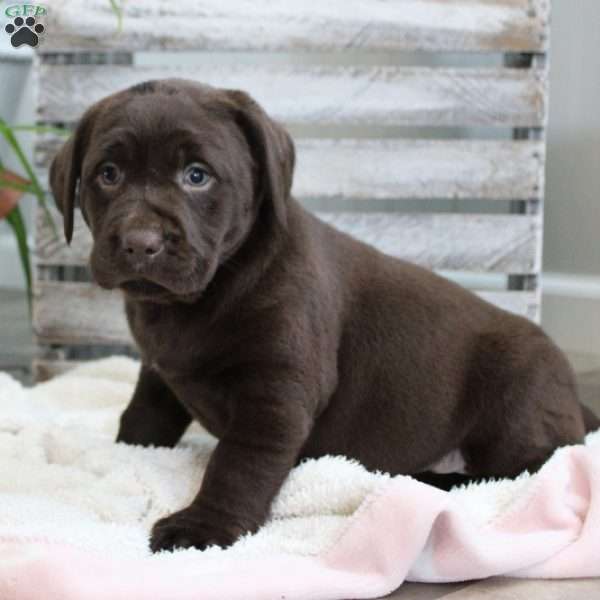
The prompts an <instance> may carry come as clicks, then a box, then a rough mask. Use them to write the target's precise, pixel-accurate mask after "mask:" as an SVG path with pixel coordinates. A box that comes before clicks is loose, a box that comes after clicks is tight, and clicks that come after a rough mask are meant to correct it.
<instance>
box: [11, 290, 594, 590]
mask: <svg viewBox="0 0 600 600" xmlns="http://www.w3.org/2000/svg"><path fill="white" fill-rule="evenodd" d="M33 352H34V345H33V343H32V340H31V333H30V324H29V320H28V316H27V307H26V303H25V301H24V297H23V295H22V294H21V293H19V292H12V291H7V290H0V370H8V371H10V372H11V373H13V374H14V375H16V376H17V377H19V378H20V379H22V380H23V381H27V379H28V374H27V366H28V364H29V363H30V361H31V357H32V356H33ZM573 362H574V364H575V366H576V368H577V366H578V365H580V364H581V365H583V366H582V367H581V370H580V371H579V372H578V383H579V388H580V392H581V398H582V400H583V401H584V402H586V403H587V404H589V405H590V406H591V407H592V408H594V410H595V411H596V412H597V414H600V369H594V370H586V366H585V365H587V364H589V363H588V362H586V361H578V360H574V361H573ZM598 535H600V532H598ZM599 560H600V558H599ZM387 598H388V600H438V599H440V598H444V600H484V599H485V600H579V599H581V600H596V599H598V600H600V579H596V580H577V581H531V580H519V579H509V578H492V579H487V580H483V581H477V582H468V583H458V584H439V585H429V584H415V583H406V584H404V585H403V586H401V588H400V589H399V590H397V591H396V592H394V593H392V594H391V595H389V596H387Z"/></svg>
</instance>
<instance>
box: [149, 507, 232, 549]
mask: <svg viewBox="0 0 600 600" xmlns="http://www.w3.org/2000/svg"><path fill="white" fill-rule="evenodd" d="M241 533H242V532H241V531H238V532H237V533H236V532H235V531H226V530H225V529H224V528H220V527H216V526H215V525H211V524H210V523H208V522H207V521H206V520H205V518H203V516H202V515H201V514H200V511H198V509H196V508H194V507H192V506H190V507H188V508H184V509H183V510H180V511H178V512H176V513H173V514H172V515H169V516H168V517H165V518H163V519H160V520H159V521H157V522H156V523H155V524H154V527H153V528H152V534H151V536H150V549H151V550H152V552H159V551H160V550H173V549H175V548H197V549H198V550H204V549H205V548H208V546H215V545H216V546H221V547H225V546H229V545H231V544H232V543H233V542H234V541H235V540H236V539H237V538H238V537H239V535H240V534H241Z"/></svg>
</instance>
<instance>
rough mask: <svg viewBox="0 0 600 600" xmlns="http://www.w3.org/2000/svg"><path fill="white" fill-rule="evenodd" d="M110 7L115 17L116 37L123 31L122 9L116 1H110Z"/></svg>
mask: <svg viewBox="0 0 600 600" xmlns="http://www.w3.org/2000/svg"><path fill="white" fill-rule="evenodd" d="M110 7H111V9H112V11H113V12H114V13H115V16H116V17H117V35H120V34H121V33H122V31H123V7H122V6H119V3H118V2H117V0H110Z"/></svg>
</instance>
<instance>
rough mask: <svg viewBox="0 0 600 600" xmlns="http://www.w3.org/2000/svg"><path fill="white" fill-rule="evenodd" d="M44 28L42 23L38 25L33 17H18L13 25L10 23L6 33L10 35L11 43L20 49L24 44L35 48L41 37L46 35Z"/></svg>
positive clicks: (5, 29)
mask: <svg viewBox="0 0 600 600" xmlns="http://www.w3.org/2000/svg"><path fill="white" fill-rule="evenodd" d="M44 29H45V28H44V26H43V25H42V24H41V23H36V22H35V19H34V18H33V17H27V18H26V19H23V17H16V18H15V19H14V21H13V22H12V23H9V24H8V25H7V26H6V27H5V28H4V31H6V33H8V35H10V43H11V44H12V45H13V46H14V47H15V48H18V47H19V46H22V45H23V44H27V45H28V46H31V47H32V48H35V47H36V46H37V45H38V44H39V41H40V38H39V36H40V35H42V33H44Z"/></svg>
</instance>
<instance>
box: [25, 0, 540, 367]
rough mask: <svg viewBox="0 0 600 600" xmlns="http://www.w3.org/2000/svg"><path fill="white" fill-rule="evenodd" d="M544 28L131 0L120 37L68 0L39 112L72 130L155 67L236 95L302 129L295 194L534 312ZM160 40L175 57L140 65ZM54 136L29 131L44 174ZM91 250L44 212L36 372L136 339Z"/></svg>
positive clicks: (447, 6) (531, 4)
mask: <svg viewBox="0 0 600 600" xmlns="http://www.w3.org/2000/svg"><path fill="white" fill-rule="evenodd" d="M548 24H549V0H394V1H393V2H386V1H384V0H329V2H326V3H313V2H310V3H309V2H293V3H292V2H285V3H284V2H281V3H273V2H270V1H269V0H254V1H253V2H251V3H249V2H245V1H243V0H223V1H222V2H219V3H215V2H212V1H208V0H204V1H197V0H181V1H179V2H176V3H175V2H170V1H169V0H147V1H146V0H145V1H144V2H138V3H131V2H130V3H125V13H124V18H123V28H122V31H121V32H120V33H118V32H117V31H116V27H117V21H116V18H115V15H114V14H113V13H112V11H111V9H110V3H109V2H106V1H105V0H64V1H63V2H61V4H60V6H59V7H58V6H57V7H56V8H52V7H50V10H49V15H48V19H47V28H46V30H47V36H46V39H45V41H44V44H43V46H41V47H40V49H39V51H38V53H37V59H36V68H37V73H38V92H39V94H38V101H37V115H38V121H39V123H40V124H61V125H64V126H67V127H71V126H73V124H74V123H75V122H76V120H77V118H78V117H79V116H80V115H81V113H82V112H83V110H84V109H85V108H86V107H87V106H89V104H90V103H92V102H94V101H95V100H98V99H99V98H101V97H103V96H104V95H106V94H109V93H111V92H114V91H117V90H119V89H122V88H123V87H126V86H129V85H132V84H135V83H138V82H140V81H144V80H147V79H154V78H161V77H173V76H175V77H185V78H189V79H197V80H199V81H203V82H207V83H211V84H214V85H217V86H220V87H230V88H241V89H245V90H247V91H248V92H250V93H251V94H252V95H253V96H254V97H255V98H256V99H257V100H258V101H259V102H260V103H261V104H262V105H263V106H264V107H265V109H266V110H267V111H268V112H269V113H270V114H271V115H272V116H274V117H276V118H277V119H279V120H281V121H283V122H284V123H286V124H287V125H289V127H290V128H291V130H292V132H293V133H294V137H295V141H296V144H297V155H298V165H297V171H296V175H295V181H294V187H293V193H294V194H295V196H296V197H297V198H299V199H300V200H302V201H305V202H306V203H309V204H310V206H312V207H314V206H318V207H320V208H321V209H323V210H320V211H319V212H320V214H321V216H322V217H323V218H324V219H326V220H328V221H330V222H331V223H333V224H335V225H336V226H338V227H339V228H341V229H343V230H345V231H348V232H350V233H352V234H353V235H355V236H357V237H359V238H361V239H363V240H366V241H368V242H370V243H372V244H373V245H375V246H377V247H379V248H380V249H382V250H383V251H385V252H387V253H389V254H392V255H394V256H398V257H402V258H405V259H408V260H411V261H413V262H416V263H418V264H421V265H424V266H427V267H429V268H432V269H436V270H439V271H442V272H444V273H450V272H453V271H457V272H469V273H497V274H501V275H502V276H503V277H504V278H503V279H502V281H505V282H506V286H505V289H496V290H487V291H485V290H481V289H480V290H476V291H478V293H480V294H481V295H482V296H483V297H485V298H487V299H488V300H489V301H491V302H493V303H495V304H498V305H499V306H502V307H504V308H506V309H508V310H511V311H514V312H516V313H518V314H522V315H525V316H527V317H529V318H531V319H533V320H538V319H539V309H540V293H539V277H538V276H539V273H540V266H541V252H542V216H543V211H542V208H543V194H544V192H543V190H544V164H545V138H544V128H545V125H546V117H547V104H548V93H547V75H548V73H547V61H546V53H547V50H548ZM153 50H164V51H169V52H173V56H174V57H175V58H174V59H173V60H171V62H169V63H168V66H151V65H147V64H142V63H140V62H139V61H137V60H136V53H137V52H143V51H153ZM192 50H193V51H196V52H198V61H197V65H195V66H194V67H192V68H189V67H188V68H184V67H182V66H179V64H178V61H177V60H176V57H177V53H178V52H181V51H192ZM463 55H465V56H469V57H476V58H475V60H474V61H471V62H473V63H476V64H475V65H474V66H462V65H463V64H464V61H463V63H461V62H460V61H457V57H458V56H463ZM401 57H402V58H403V59H406V60H404V63H405V64H403V63H402V61H400V60H399V59H400V58H401ZM390 62H391V63H393V64H390ZM406 63H408V64H406ZM459 65H460V66H459ZM61 142H62V139H61V138H60V137H59V136H56V135H52V134H45V135H40V136H39V138H38V141H37V145H36V163H37V166H38V168H39V169H40V172H41V177H42V180H43V181H46V180H47V168H48V166H49V164H50V161H51V160H52V157H53V155H54V153H55V152H56V150H57V148H58V146H59V145H60V143H61ZM431 201H435V202H436V203H437V205H438V206H439V205H440V203H443V210H438V211H437V212H434V213H432V212H430V211H428V210H426V208H427V207H428V206H430V204H431ZM459 201H468V202H469V206H470V207H473V208H470V210H469V211H468V212H465V211H464V210H456V209H457V208H461V207H460V206H459ZM408 205H409V206H412V210H411V211H410V212H407V211H405V210H403V209H404V208H405V207H406V206H408ZM415 206H417V207H419V206H423V209H422V210H418V211H417V212H415V210H414V207H415ZM57 222H60V221H59V220H57ZM90 244H91V241H90V236H89V233H88V232H87V230H86V229H85V227H84V226H83V224H82V221H81V219H80V218H79V216H78V218H76V228H75V235H74V240H73V244H72V246H71V247H70V248H69V247H67V246H66V245H65V243H64V242H63V240H62V239H56V237H55V236H54V234H53V232H52V231H51V229H50V228H49V227H48V225H47V223H46V222H45V220H44V219H43V218H38V225H37V232H36V260H37V264H36V275H37V277H36V283H35V302H34V327H35V332H36V335H37V339H38V342H39V345H40V359H39V360H38V361H37V362H36V369H37V374H38V377H40V378H42V377H48V376H50V375H51V374H52V373H54V372H59V371H62V370H64V369H65V368H68V366H69V365H70V364H72V363H73V362H75V361H78V360H84V359H86V358H92V357H96V356H101V355H104V354H106V353H109V352H114V351H130V349H131V339H130V336H129V333H128V331H127V325H126V321H125V318H124V314H123V307H122V300H121V298H120V297H119V294H118V293H108V292H105V291H103V290H100V289H99V288H97V287H94V286H93V285H92V284H91V283H89V277H88V275H87V271H86V267H85V264H86V261H87V257H88V254H89V250H90Z"/></svg>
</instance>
